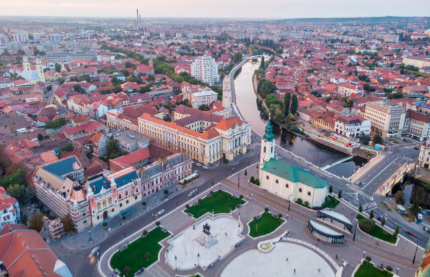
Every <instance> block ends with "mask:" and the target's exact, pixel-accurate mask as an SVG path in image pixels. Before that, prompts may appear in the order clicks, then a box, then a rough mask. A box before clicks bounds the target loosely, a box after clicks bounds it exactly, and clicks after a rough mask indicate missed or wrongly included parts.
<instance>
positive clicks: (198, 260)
mask: <svg viewBox="0 0 430 277" xmlns="http://www.w3.org/2000/svg"><path fill="white" fill-rule="evenodd" d="M197 262H198V264H199V266H200V253H197Z"/></svg>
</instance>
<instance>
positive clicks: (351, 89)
mask: <svg viewBox="0 0 430 277" xmlns="http://www.w3.org/2000/svg"><path fill="white" fill-rule="evenodd" d="M337 92H338V93H339V94H341V95H342V96H350V95H351V94H353V93H356V94H360V95H362V96H363V95H364V89H363V87H362V86H361V85H353V84H347V83H341V84H340V85H339V86H338V87H337Z"/></svg>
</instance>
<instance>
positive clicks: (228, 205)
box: [185, 190, 245, 218]
mask: <svg viewBox="0 0 430 277" xmlns="http://www.w3.org/2000/svg"><path fill="white" fill-rule="evenodd" d="M244 203H245V201H244V200H242V199H240V198H237V197H234V196H232V195H231V194H230V193H227V192H225V191H222V190H218V191H215V192H214V193H212V195H210V196H207V197H205V198H203V199H202V201H201V202H200V203H197V204H196V205H194V206H191V207H189V208H188V209H186V210H185V212H186V213H190V214H192V215H193V217H194V218H199V217H201V216H202V215H204V214H205V213H207V212H212V211H213V212H214V213H215V214H219V213H229V212H230V210H234V209H235V208H236V206H237V205H239V204H244Z"/></svg>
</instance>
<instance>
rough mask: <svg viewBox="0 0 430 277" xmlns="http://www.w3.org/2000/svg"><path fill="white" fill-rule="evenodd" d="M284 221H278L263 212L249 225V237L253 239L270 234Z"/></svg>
mask: <svg viewBox="0 0 430 277" xmlns="http://www.w3.org/2000/svg"><path fill="white" fill-rule="evenodd" d="M283 222H284V220H283V219H282V218H281V219H280V220H279V219H278V218H277V217H274V216H273V215H271V214H269V213H267V212H264V213H263V214H262V215H261V217H260V218H259V219H257V221H256V220H255V219H254V220H253V221H251V222H250V223H249V230H250V231H249V235H250V236H251V237H253V238H256V237H260V236H264V235H267V234H270V233H272V232H273V231H275V230H276V228H278V227H279V226H280V225H281V224H282V223H283Z"/></svg>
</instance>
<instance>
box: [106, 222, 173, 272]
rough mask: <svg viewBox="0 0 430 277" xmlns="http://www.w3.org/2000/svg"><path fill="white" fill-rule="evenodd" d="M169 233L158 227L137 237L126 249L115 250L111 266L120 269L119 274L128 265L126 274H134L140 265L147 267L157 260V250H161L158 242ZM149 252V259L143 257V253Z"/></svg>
mask: <svg viewBox="0 0 430 277" xmlns="http://www.w3.org/2000/svg"><path fill="white" fill-rule="evenodd" d="M168 236H169V233H166V232H164V231H163V230H161V228H160V227H156V228H154V229H152V230H151V231H150V232H149V233H148V235H147V236H146V237H144V238H138V239H137V240H135V241H134V242H132V243H130V244H129V245H128V246H127V248H126V249H124V250H122V251H118V252H116V253H115V254H114V255H113V256H112V259H111V260H110V265H111V267H112V268H116V269H118V270H119V271H121V276H122V275H124V272H123V269H124V267H126V266H128V267H130V272H129V273H128V274H127V276H134V273H135V272H136V271H138V270H139V269H141V268H142V267H145V268H147V267H148V266H150V265H151V264H153V263H155V262H156V261H157V260H158V252H160V250H161V245H160V244H158V243H159V242H160V241H162V240H163V239H165V238H167V237H168ZM147 252H148V253H150V254H151V255H150V257H149V260H147V259H146V258H145V253H147Z"/></svg>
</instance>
